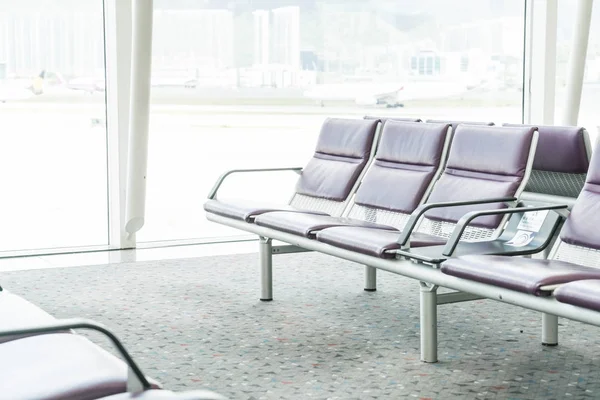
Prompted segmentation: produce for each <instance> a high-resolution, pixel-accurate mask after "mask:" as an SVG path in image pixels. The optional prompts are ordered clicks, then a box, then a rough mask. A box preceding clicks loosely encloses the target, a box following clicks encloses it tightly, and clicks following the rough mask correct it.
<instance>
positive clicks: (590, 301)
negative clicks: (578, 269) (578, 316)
mask: <svg viewBox="0 0 600 400" xmlns="http://www.w3.org/2000/svg"><path fill="white" fill-rule="evenodd" d="M554 297H556V300H558V301H560V302H561V303H567V304H572V305H574V306H579V307H583V308H588V309H590V310H595V311H600V279H590V280H582V281H576V282H569V283H567V284H564V285H561V286H560V287H559V288H558V289H556V290H555V291H554Z"/></svg>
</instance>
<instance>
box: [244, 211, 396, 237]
mask: <svg viewBox="0 0 600 400" xmlns="http://www.w3.org/2000/svg"><path fill="white" fill-rule="evenodd" d="M254 223H255V224H256V225H259V226H264V227H267V228H272V229H276V230H279V231H282V232H286V233H291V234H293V235H300V236H305V237H310V236H311V235H312V234H314V232H316V231H320V230H322V229H325V228H330V227H334V226H348V225H350V226H364V227H372V228H374V229H383V230H396V228H394V227H391V226H387V225H380V224H376V223H373V222H366V221H362V220H359V219H353V218H343V217H330V216H328V215H314V214H302V213H294V212H287V211H274V212H269V213H265V214H262V215H259V216H258V217H256V219H255V220H254Z"/></svg>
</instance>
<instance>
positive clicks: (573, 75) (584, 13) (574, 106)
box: [561, 0, 594, 125]
mask: <svg viewBox="0 0 600 400" xmlns="http://www.w3.org/2000/svg"><path fill="white" fill-rule="evenodd" d="M593 5H594V0H578V1H577V9H576V19H575V21H574V24H573V37H572V38H571V46H570V47H571V54H570V56H569V66H568V70H567V93H566V96H565V108H564V114H563V118H562V121H561V123H562V124H563V125H577V119H578V117H579V106H580V104H581V89H582V87H583V74H584V72H585V57H586V55H587V47H588V39H589V36H590V22H591V19H592V7H593Z"/></svg>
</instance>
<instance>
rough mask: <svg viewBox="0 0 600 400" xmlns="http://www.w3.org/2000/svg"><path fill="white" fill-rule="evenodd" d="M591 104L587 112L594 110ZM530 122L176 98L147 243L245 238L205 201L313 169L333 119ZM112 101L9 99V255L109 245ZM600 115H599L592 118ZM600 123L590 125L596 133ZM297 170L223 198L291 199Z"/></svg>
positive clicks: (165, 127) (1, 113) (158, 113)
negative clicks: (250, 172) (250, 171)
mask: <svg viewBox="0 0 600 400" xmlns="http://www.w3.org/2000/svg"><path fill="white" fill-rule="evenodd" d="M582 110H583V109H582ZM367 114H369V115H382V116H383V115H385V116H402V117H419V118H423V119H427V118H434V119H458V120H479V121H492V122H495V123H497V124H501V123H503V122H517V123H518V122H520V121H521V109H520V107H446V108H440V107H429V108H427V107H421V108H398V109H386V108H373V107H350V106H347V107H331V108H329V107H318V106H308V105H304V106H257V105H253V106H236V105H229V106H227V105H214V106H211V105H169V104H155V105H153V106H152V108H151V119H150V142H149V161H148V174H147V204H146V216H147V218H146V225H145V226H144V228H143V229H142V230H141V231H140V232H139V233H138V240H139V241H163V240H176V239H189V238H208V237H215V236H229V235H240V234H243V233H241V232H237V231H234V230H233V229H229V228H226V227H223V226H219V225H214V224H212V223H209V222H208V221H206V219H205V216H204V211H203V210H202V203H203V202H204V200H205V198H206V195H207V193H208V192H209V190H210V188H211V187H212V185H213V184H214V182H215V180H216V179H217V178H218V176H219V175H220V174H221V173H222V172H224V171H225V170H228V169H233V168H260V167H277V166H303V165H304V164H305V163H306V161H307V160H308V159H309V157H310V156H311V155H312V152H313V149H314V146H315V143H316V138H317V136H318V133H319V128H320V126H321V124H322V122H323V120H324V119H325V118H327V117H351V118H360V117H362V116H364V115H367ZM104 116H105V108H104V104H103V103H101V102H98V103H96V102H62V103H55V102H48V103H43V102H37V101H36V102H23V103H10V102H9V103H4V104H0V118H1V119H2V121H3V130H2V132H3V133H2V134H1V135H0V167H1V168H2V171H5V173H4V174H2V176H1V178H0V179H1V182H2V183H1V185H2V188H3V189H4V190H3V196H2V202H3V203H4V204H3V207H0V221H2V228H1V229H0V251H7V250H22V249H35V248H51V247H74V246H89V245H102V244H106V243H107V242H108V233H107V232H108V218H107V215H108V210H107V161H106V160H107V154H106V131H105V129H104V125H103V124H102V123H100V124H98V123H93V122H92V121H93V120H94V119H97V120H101V121H102V120H103V119H104ZM586 118H587V120H588V121H596V119H595V115H591V114H589V115H587V116H585V118H584V116H582V120H583V119H586ZM597 124H598V123H597V122H596V123H595V124H594V126H590V127H588V129H589V130H591V131H592V132H593V133H594V134H595V132H596V126H595V125H597ZM295 178H296V176H295V175H294V174H290V173H276V174H267V175H256V176H254V177H249V176H243V177H235V178H234V179H232V180H231V182H230V184H228V185H226V186H225V187H224V188H223V189H224V191H223V196H231V197H236V196H243V197H247V196H252V197H254V198H262V199H269V200H272V201H273V200H274V201H277V200H280V201H286V200H287V199H288V198H289V194H290V193H291V191H292V190H293V186H294V183H295Z"/></svg>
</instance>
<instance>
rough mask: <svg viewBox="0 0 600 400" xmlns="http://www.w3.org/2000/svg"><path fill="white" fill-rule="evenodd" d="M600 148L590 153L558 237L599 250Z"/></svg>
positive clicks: (566, 241) (570, 242)
mask: <svg viewBox="0 0 600 400" xmlns="http://www.w3.org/2000/svg"><path fill="white" fill-rule="evenodd" d="M598 150H600V149H599V148H598V147H597V148H596V151H594V153H593V155H592V160H591V161H590V168H589V170H588V174H587V178H586V181H585V185H584V186H583V190H582V191H581V193H580V194H579V197H578V198H577V201H576V202H575V205H574V206H573V209H572V210H571V214H569V218H567V221H566V222H565V225H564V227H563V229H562V231H561V233H560V238H561V239H562V240H563V241H564V242H565V243H569V244H572V245H576V246H583V247H590V248H593V249H597V250H600V229H598V225H600V152H599V151H598Z"/></svg>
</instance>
